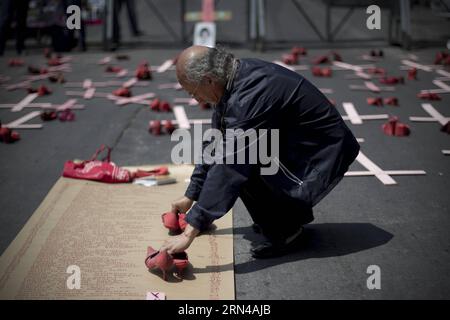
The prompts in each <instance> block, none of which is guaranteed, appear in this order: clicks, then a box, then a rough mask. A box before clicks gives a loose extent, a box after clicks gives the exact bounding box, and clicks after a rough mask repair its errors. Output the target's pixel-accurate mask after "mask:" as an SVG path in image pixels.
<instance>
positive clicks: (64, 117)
mask: <svg viewBox="0 0 450 320" xmlns="http://www.w3.org/2000/svg"><path fill="white" fill-rule="evenodd" d="M74 120H75V113H74V112H73V111H72V110H70V109H65V110H63V111H60V112H59V121H63V122H64V121H74Z"/></svg>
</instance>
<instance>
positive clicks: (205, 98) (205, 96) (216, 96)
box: [180, 77, 223, 104]
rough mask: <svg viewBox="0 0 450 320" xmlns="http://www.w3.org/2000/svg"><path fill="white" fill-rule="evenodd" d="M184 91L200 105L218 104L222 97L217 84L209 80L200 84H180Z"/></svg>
mask: <svg viewBox="0 0 450 320" xmlns="http://www.w3.org/2000/svg"><path fill="white" fill-rule="evenodd" d="M180 84H181V86H182V87H183V89H184V90H185V91H186V92H187V93H188V94H189V95H190V96H191V97H192V98H194V99H195V100H197V101H198V102H199V103H209V104H217V103H218V102H219V101H220V98H221V97H222V94H223V92H220V91H221V90H220V88H218V86H217V84H216V83H214V81H213V80H211V79H209V78H206V77H205V78H203V79H202V80H201V81H200V82H199V83H197V84H195V83H190V82H184V83H180Z"/></svg>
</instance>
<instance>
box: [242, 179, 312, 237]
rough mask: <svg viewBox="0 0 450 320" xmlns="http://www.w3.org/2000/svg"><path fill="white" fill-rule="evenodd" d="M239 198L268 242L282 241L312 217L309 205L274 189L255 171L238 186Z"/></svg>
mask: <svg viewBox="0 0 450 320" xmlns="http://www.w3.org/2000/svg"><path fill="white" fill-rule="evenodd" d="M239 197H240V198H241V200H242V202H243V203H244V205H245V207H246V208H247V210H248V212H249V213H250V216H251V218H252V219H253V222H254V223H256V224H258V225H259V227H260V228H261V231H262V233H263V234H264V235H265V236H266V237H267V238H268V239H269V240H271V241H273V242H278V241H282V242H284V241H285V240H286V239H287V238H289V237H290V236H292V235H294V234H295V233H296V232H297V231H299V229H300V227H301V226H303V225H305V224H307V223H310V222H311V221H313V220H314V216H313V210H312V208H311V207H305V206H302V205H300V204H298V203H297V202H295V201H294V200H293V199H292V198H290V197H288V196H287V195H285V194H282V193H280V192H277V191H276V190H274V189H273V188H272V187H271V186H269V185H267V183H266V182H265V181H264V180H262V179H261V176H260V175H259V170H258V172H255V174H253V175H252V176H251V177H250V179H249V180H248V181H247V182H246V183H245V184H244V186H243V187H242V188H241V191H240V194H239Z"/></svg>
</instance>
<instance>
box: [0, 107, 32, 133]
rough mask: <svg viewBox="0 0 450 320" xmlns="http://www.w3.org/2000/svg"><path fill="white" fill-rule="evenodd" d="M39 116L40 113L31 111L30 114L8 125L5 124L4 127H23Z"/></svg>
mask: <svg viewBox="0 0 450 320" xmlns="http://www.w3.org/2000/svg"><path fill="white" fill-rule="evenodd" d="M40 114H41V112H40V111H33V112H30V113H28V114H26V115H24V116H23V117H20V118H19V119H16V120H14V121H12V122H10V123H8V124H5V125H4V126H5V127H8V128H11V129H14V128H15V127H17V126H20V125H23V124H24V123H25V122H27V121H28V120H31V119H33V118H36V117H38V116H39V115H40Z"/></svg>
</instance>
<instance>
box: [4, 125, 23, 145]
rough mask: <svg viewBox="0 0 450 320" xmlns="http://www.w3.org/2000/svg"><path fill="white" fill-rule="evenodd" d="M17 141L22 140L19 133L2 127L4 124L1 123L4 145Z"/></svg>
mask: <svg viewBox="0 0 450 320" xmlns="http://www.w3.org/2000/svg"><path fill="white" fill-rule="evenodd" d="M17 140H20V135H19V133H18V132H17V131H13V130H11V129H9V128H7V127H2V124H1V123H0V141H1V142H4V143H13V142H15V141H17Z"/></svg>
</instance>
